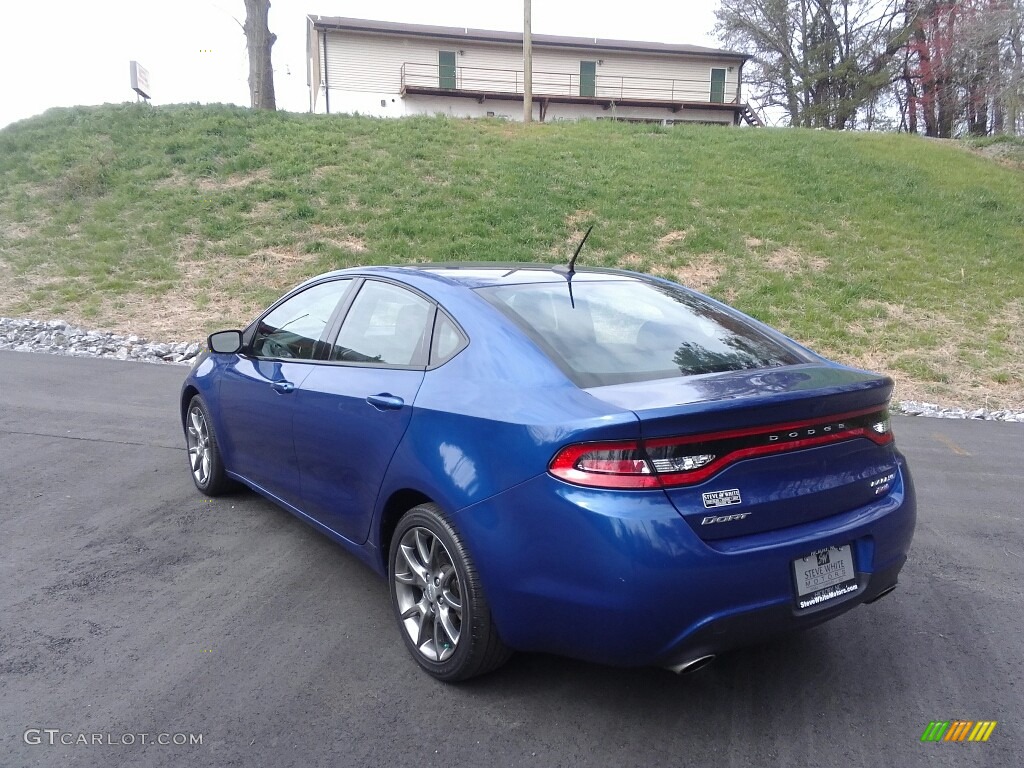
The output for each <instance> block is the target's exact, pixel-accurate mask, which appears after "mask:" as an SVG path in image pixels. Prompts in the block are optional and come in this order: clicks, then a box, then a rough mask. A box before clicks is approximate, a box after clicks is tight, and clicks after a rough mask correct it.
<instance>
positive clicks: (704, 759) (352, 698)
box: [0, 352, 1024, 768]
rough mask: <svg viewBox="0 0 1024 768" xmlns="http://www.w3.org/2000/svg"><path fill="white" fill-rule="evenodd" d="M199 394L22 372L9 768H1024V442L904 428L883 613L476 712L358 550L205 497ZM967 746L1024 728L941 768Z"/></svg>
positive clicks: (617, 672) (549, 670) (602, 671)
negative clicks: (191, 410) (959, 729)
mask: <svg viewBox="0 0 1024 768" xmlns="http://www.w3.org/2000/svg"><path fill="white" fill-rule="evenodd" d="M185 372H186V369H184V368H181V367H175V366H159V365H149V364H144V363H128V362H117V361H112V360H97V359H82V358H65V357H55V356H48V355H41V354H29V353H17V352H0V766H3V768H16V767H20V766H57V765H60V766H110V767H111V768H115V767H118V766H124V767H125V768H128V767H129V766H131V767H132V768H135V767H136V766H246V767H248V766H273V767H274V768H286V767H287V766H297V767H301V768H309V767H310V766H328V765H329V766H397V765H405V766H446V767H450V766H474V767H478V766H494V767H497V766H536V767H538V768H547V767H548V766H617V767H619V766H686V765H701V766H718V765H721V766H748V765H749V766H764V765H775V764H777V765H798V766H803V765H814V766H842V767H843V768H853V767H855V766H869V765H870V766H876V765H892V766H917V765H929V766H965V765H970V766H993V767H995V766H999V767H1000V768H1002V767H1003V766H1018V765H1021V764H1024V724H1022V716H1024V682H1022V678H1024V676H1022V672H1021V670H1022V661H1024V641H1022V628H1024V589H1022V587H1024V519H1022V518H1024V425H1021V424H1000V423H981V422H970V421H946V420H937V419H921V418H916V419H915V418H896V419H894V423H895V430H896V435H897V442H898V444H899V445H900V447H901V448H902V449H903V451H904V452H905V453H906V454H907V456H908V458H909V460H910V465H911V468H912V471H913V473H914V476H915V479H916V482H917V487H918V494H919V518H918V528H917V535H916V538H915V541H914V545H913V549H912V552H911V555H910V560H909V562H908V564H907V566H906V568H905V569H904V571H903V574H902V576H901V578H900V586H899V588H898V589H897V590H896V591H895V592H894V593H892V594H891V595H889V596H888V597H886V598H884V599H882V600H881V601H879V602H877V603H875V604H874V605H870V606H862V607H859V608H857V609H856V610H854V611H852V612H850V613H848V614H846V615H844V616H842V617H840V618H838V619H836V620H834V621H832V622H829V623H827V624H824V625H822V626H820V627H817V628H815V629H813V630H810V631H808V632H805V633H803V634H799V635H795V636H790V637H786V638H783V639H780V640H777V641H775V642H772V643H771V644H768V645H762V646H759V647H755V648H750V649H745V650H741V651H736V652H733V653H730V654H728V655H726V656H723V657H721V658H719V659H718V660H717V661H716V662H715V663H714V664H713V665H711V666H710V667H707V668H705V669H703V670H701V671H699V672H696V673H694V674H692V675H688V676H682V677H679V676H676V675H673V674H672V673H670V672H667V671H664V670H659V669H640V670H635V669H634V670H628V669H627V670H623V669H612V668H605V667H598V666H594V665H590V664H584V663H580V662H575V661H569V660H565V659H561V658H556V657H552V656H544V655H538V654H519V655H517V656H515V657H513V659H512V661H510V662H509V663H508V664H507V665H506V666H505V667H504V668H502V669H501V670H499V671H498V672H496V673H494V674H492V675H489V676H486V677H484V678H480V679H477V680H475V681H471V682H470V683H467V684H462V685H454V686H453V685H444V684H441V683H437V682H435V681H434V680H433V679H431V678H429V677H427V676H426V675H425V674H423V673H422V672H420V671H419V670H418V668H417V667H416V665H415V664H414V662H413V661H412V660H411V659H410V658H409V657H408V655H407V652H406V650H405V647H404V645H403V644H402V641H401V638H400V637H399V634H398V631H397V629H396V627H395V623H394V620H393V618H392V616H391V613H390V609H389V606H388V590H387V587H386V584H385V583H384V582H383V581H381V580H380V579H379V578H378V577H377V576H375V575H374V574H373V573H372V572H371V571H369V570H368V569H367V568H365V567H364V566H362V565H360V564H359V563H358V562H357V561H356V560H355V559H354V558H353V557H351V556H349V555H348V554H347V553H346V552H345V551H344V550H342V549H341V548H340V547H338V546H336V545H334V544H333V543H331V542H330V541H329V540H328V539H327V538H325V537H324V536H322V535H320V534H318V533H317V532H316V531H314V530H312V529H311V528H310V527H308V526H307V525H305V524H303V523H302V522H300V521H299V520H297V519H295V518H294V517H292V516H291V515H289V514H288V513H286V512H284V511H282V510H280V509H278V508H277V507H275V506H274V505H272V504H270V503H269V502H267V501H265V500H263V499H262V498H260V497H259V496H257V495H255V494H253V493H250V492H239V493H238V494H236V495H233V496H229V497H226V498H221V499H217V500H214V501H210V500H206V499H204V497H202V496H201V495H200V494H198V493H197V492H196V490H195V489H194V487H193V485H192V481H191V479H190V477H189V473H188V469H187V461H186V454H185V451H184V442H183V439H182V436H181V429H180V426H179V424H178V421H177V412H176V407H177V396H178V388H179V386H180V384H181V381H182V379H183V378H184V376H185ZM957 719H960V720H971V721H979V720H994V721H997V722H998V725H997V726H996V727H995V729H994V731H993V732H992V735H991V737H990V738H989V740H988V742H986V743H966V742H965V743H952V742H941V743H922V742H921V741H920V738H921V735H922V733H923V731H924V730H925V728H926V726H927V725H928V723H929V722H930V721H933V720H957ZM197 736H198V737H199V738H200V739H201V743H188V742H190V741H191V742H195V741H196V737H197ZM182 740H184V741H185V742H186V743H180V742H181V741H182ZM83 741H85V742H86V743H82V742H83ZM161 741H162V742H168V743H159V742H161ZM50 742H53V743H52V744H51V743H50ZM62 742H64V743H62ZM67 742H71V743H67ZM125 742H131V743H125ZM176 742H177V743H176Z"/></svg>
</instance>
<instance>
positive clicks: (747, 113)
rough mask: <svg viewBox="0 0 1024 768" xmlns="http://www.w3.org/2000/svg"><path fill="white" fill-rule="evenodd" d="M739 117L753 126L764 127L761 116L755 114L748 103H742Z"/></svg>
mask: <svg viewBox="0 0 1024 768" xmlns="http://www.w3.org/2000/svg"><path fill="white" fill-rule="evenodd" d="M740 117H742V118H743V119H744V120H745V121H746V123H747V125H752V126H754V127H755V128H764V121H763V120H762V119H761V116H760V115H759V114H757V112H755V111H754V110H753V108H752V107H751V106H750V105H749V104H744V105H743V111H742V112H740Z"/></svg>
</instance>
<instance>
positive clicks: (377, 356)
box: [331, 280, 434, 366]
mask: <svg viewBox="0 0 1024 768" xmlns="http://www.w3.org/2000/svg"><path fill="white" fill-rule="evenodd" d="M433 320H434V305H433V304H431V303H430V302H429V301H427V300H426V299H423V298H421V297H420V296H417V295H416V294H415V293H412V292H411V291H407V290H405V289H404V288H399V287H398V286H396V285H392V284H391V283H381V282H378V281H376V280H367V281H366V282H365V283H363V287H362V288H361V289H360V291H359V295H358V296H356V300H355V301H354V302H352V307H351V308H350V309H349V311H348V314H347V315H346V316H345V321H344V322H343V323H342V324H341V331H340V332H339V333H338V340H337V341H336V342H335V344H334V348H333V349H332V350H331V360H340V361H342V362H352V363H381V364H383V365H416V366H419V365H426V362H427V343H428V340H429V338H430V328H431V326H432V325H433Z"/></svg>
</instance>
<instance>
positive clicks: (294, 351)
mask: <svg viewBox="0 0 1024 768" xmlns="http://www.w3.org/2000/svg"><path fill="white" fill-rule="evenodd" d="M353 284H354V282H353V281H352V280H351V279H347V280H333V281H328V282H322V283H317V284H315V285H313V286H311V287H309V288H306V289H304V290H302V291H300V292H299V293H297V294H295V295H293V296H290V297H289V298H287V299H286V300H285V301H283V302H281V303H279V304H278V305H276V306H275V307H273V308H272V309H271V310H270V311H269V312H268V313H267V314H266V315H264V316H263V317H262V318H261V319H260V320H259V322H258V323H257V325H256V328H255V330H254V332H253V336H252V339H251V341H249V343H248V345H247V346H246V348H245V349H243V351H242V353H241V354H239V355H237V356H236V358H235V359H234V360H233V361H232V362H231V363H229V364H228V366H227V367H226V369H225V371H224V375H223V377H222V378H221V384H220V398H219V401H220V417H221V422H222V426H223V429H222V430H221V433H220V435H219V437H220V441H221V444H222V449H223V454H224V457H225V460H226V465H227V467H228V469H229V470H231V471H232V472H235V473H237V474H239V475H241V476H242V477H244V478H245V479H246V480H248V481H249V482H251V483H254V484H255V485H258V486H260V487H261V488H262V489H264V490H266V491H268V492H270V493H272V494H273V495H275V496H277V497H278V498H279V499H281V500H283V501H286V502H288V503H290V504H297V502H299V501H300V496H301V478H300V476H299V466H298V462H297V460H296V457H295V447H294V444H293V439H292V419H293V416H294V412H295V399H296V397H295V396H296V391H297V390H298V388H299V387H300V386H301V385H302V383H303V382H304V381H305V380H306V379H307V377H308V376H309V374H310V373H311V372H312V371H313V370H314V369H315V368H316V363H315V362H314V359H315V357H316V356H317V355H318V354H320V353H321V352H322V340H321V339H322V337H323V336H324V335H325V333H326V330H327V328H328V327H329V324H330V320H331V319H332V316H333V315H334V312H335V309H336V308H337V307H338V305H339V303H340V302H341V299H342V298H343V297H344V295H345V293H346V291H347V290H349V289H350V288H351V287H352V286H353Z"/></svg>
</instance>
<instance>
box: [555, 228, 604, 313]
mask: <svg viewBox="0 0 1024 768" xmlns="http://www.w3.org/2000/svg"><path fill="white" fill-rule="evenodd" d="M593 229H594V225H593V224H591V225H590V229H588V230H587V234H585V235H584V236H583V239H582V240H580V244H579V245H577V246H576V252H575V253H574V254H573V255H572V258H571V259H569V266H567V267H555V268H554V270H555V272H564V273H565V282H566V283H568V285H569V305H570V306H571V307H572V308H573V309H576V299H575V298H573V295H572V276H573V275H575V274H576V259H577V258H578V257H579V255H580V251H582V250H583V244H584V243H585V242H587V238H588V237H590V233H591V231H592V230H593Z"/></svg>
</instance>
